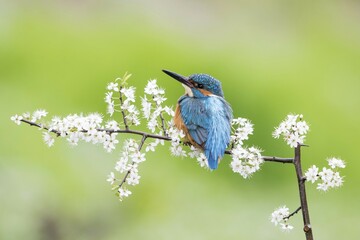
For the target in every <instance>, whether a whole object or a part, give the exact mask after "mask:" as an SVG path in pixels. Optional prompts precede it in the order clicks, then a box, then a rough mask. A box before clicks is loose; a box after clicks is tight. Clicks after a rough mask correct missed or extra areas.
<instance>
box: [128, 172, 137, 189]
mask: <svg viewBox="0 0 360 240" xmlns="http://www.w3.org/2000/svg"><path fill="white" fill-rule="evenodd" d="M139 180H140V176H139V174H138V173H137V171H131V172H130V174H129V175H128V177H127V179H126V182H127V183H128V184H129V185H133V186H135V185H137V184H139Z"/></svg>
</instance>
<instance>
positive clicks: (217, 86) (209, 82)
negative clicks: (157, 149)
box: [164, 70, 232, 169]
mask: <svg viewBox="0 0 360 240" xmlns="http://www.w3.org/2000/svg"><path fill="white" fill-rule="evenodd" d="M164 72H165V73H167V74H168V75H170V76H172V77H173V78H175V79H176V80H178V81H180V82H181V83H182V84H183V86H184V87H185V90H186V94H185V95H183V96H182V97H180V99H179V100H178V106H177V110H176V113H175V119H174V122H175V125H176V126H177V127H178V128H179V129H181V130H183V131H184V132H185V134H186V136H187V138H188V140H189V142H190V143H192V144H193V145H195V146H196V147H199V148H201V149H203V151H204V154H205V156H206V157H207V159H208V164H209V167H210V169H216V168H217V166H218V162H219V160H220V159H221V158H222V157H223V156H224V152H225V150H226V147H227V146H228V145H229V143H230V131H231V123H230V122H231V119H232V110H231V107H230V105H229V104H228V103H227V102H226V101H225V99H224V94H223V91H222V89H221V83H220V81H218V80H217V79H215V78H213V77H211V76H209V75H206V74H193V75H191V76H190V77H188V78H187V77H183V76H181V75H178V74H175V73H172V72H169V71H166V70H164Z"/></svg>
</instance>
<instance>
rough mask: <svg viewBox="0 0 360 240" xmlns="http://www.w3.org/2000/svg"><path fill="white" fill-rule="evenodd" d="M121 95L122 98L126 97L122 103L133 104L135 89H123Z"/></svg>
mask: <svg viewBox="0 0 360 240" xmlns="http://www.w3.org/2000/svg"><path fill="white" fill-rule="evenodd" d="M120 92H121V93H123V94H124V96H125V97H126V99H125V100H124V102H135V88H134V87H129V88H126V87H123V88H122V89H121V90H120Z"/></svg>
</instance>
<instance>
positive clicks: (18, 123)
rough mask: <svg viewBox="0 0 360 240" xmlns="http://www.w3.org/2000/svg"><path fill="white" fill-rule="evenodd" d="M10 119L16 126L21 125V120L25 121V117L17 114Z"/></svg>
mask: <svg viewBox="0 0 360 240" xmlns="http://www.w3.org/2000/svg"><path fill="white" fill-rule="evenodd" d="M10 119H11V121H13V122H14V123H15V124H17V125H20V123H21V120H22V119H23V117H22V116H19V115H17V114H16V115H14V116H12V117H11V118H10Z"/></svg>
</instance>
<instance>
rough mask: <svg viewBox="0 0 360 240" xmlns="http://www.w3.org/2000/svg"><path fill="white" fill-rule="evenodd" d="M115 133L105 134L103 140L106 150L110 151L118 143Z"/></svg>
mask: <svg viewBox="0 0 360 240" xmlns="http://www.w3.org/2000/svg"><path fill="white" fill-rule="evenodd" d="M116 136H117V134H115V133H113V134H106V135H105V141H104V142H103V145H104V148H105V149H106V151H107V152H111V151H112V150H114V149H115V145H116V144H118V143H119V140H117V139H116Z"/></svg>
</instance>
